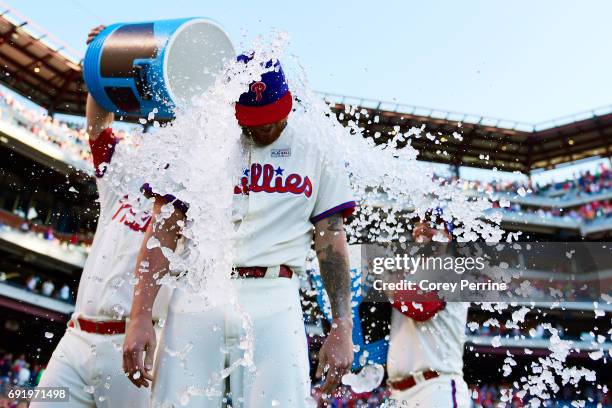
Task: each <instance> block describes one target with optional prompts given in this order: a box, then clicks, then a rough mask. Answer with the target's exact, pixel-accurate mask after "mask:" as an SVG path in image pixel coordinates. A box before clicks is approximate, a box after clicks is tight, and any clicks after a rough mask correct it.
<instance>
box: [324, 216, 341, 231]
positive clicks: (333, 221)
mask: <svg viewBox="0 0 612 408" xmlns="http://www.w3.org/2000/svg"><path fill="white" fill-rule="evenodd" d="M327 230H328V231H334V232H342V231H344V224H343V222H342V218H340V217H337V216H333V217H329V218H328V219H327Z"/></svg>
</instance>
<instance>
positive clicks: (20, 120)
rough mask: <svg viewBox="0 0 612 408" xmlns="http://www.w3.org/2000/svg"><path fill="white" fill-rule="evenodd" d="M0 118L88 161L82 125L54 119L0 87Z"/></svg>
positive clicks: (89, 155) (89, 158)
mask: <svg viewBox="0 0 612 408" xmlns="http://www.w3.org/2000/svg"><path fill="white" fill-rule="evenodd" d="M0 120H2V121H4V122H8V123H11V124H13V125H16V126H19V127H21V128H23V129H25V130H27V131H29V132H30V133H31V134H33V135H35V136H36V137H38V138H39V139H41V140H43V141H46V142H49V143H52V144H54V145H56V146H58V147H59V148H60V149H62V150H63V151H64V152H67V153H68V154H69V155H70V156H72V157H73V158H74V159H76V160H83V161H87V162H91V160H92V159H91V151H90V149H89V142H88V136H87V133H86V131H85V127H84V126H83V124H80V123H75V122H67V121H62V120H58V119H54V118H52V117H50V116H48V115H47V114H46V112H45V111H44V110H42V109H36V108H33V107H28V106H26V104H25V103H22V102H21V101H19V100H18V98H16V97H15V96H13V95H12V94H11V93H10V92H8V91H6V90H5V89H2V88H1V87H0ZM116 133H117V136H118V137H122V136H124V135H125V133H124V132H123V131H122V130H119V129H117V130H116Z"/></svg>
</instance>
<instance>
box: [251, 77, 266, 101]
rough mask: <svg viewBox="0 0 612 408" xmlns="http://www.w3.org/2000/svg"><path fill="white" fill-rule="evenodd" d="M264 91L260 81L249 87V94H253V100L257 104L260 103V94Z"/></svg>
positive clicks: (264, 88) (264, 85)
mask: <svg viewBox="0 0 612 408" xmlns="http://www.w3.org/2000/svg"><path fill="white" fill-rule="evenodd" d="M265 90H266V84H265V83H263V82H261V81H259V82H253V84H252V85H251V92H255V100H256V101H257V102H259V101H261V98H262V94H263V92H264V91H265Z"/></svg>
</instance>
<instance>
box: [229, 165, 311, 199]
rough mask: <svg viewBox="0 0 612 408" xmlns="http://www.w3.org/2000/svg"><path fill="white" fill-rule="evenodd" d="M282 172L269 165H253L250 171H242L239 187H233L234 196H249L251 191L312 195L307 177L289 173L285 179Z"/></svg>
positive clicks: (280, 169) (282, 170)
mask: <svg viewBox="0 0 612 408" xmlns="http://www.w3.org/2000/svg"><path fill="white" fill-rule="evenodd" d="M284 172H285V169H282V168H281V167H280V166H279V167H277V168H276V169H275V168H274V167H273V166H272V165H271V164H267V163H266V164H264V165H261V164H259V163H253V164H252V165H251V168H250V169H246V170H245V171H244V176H243V177H242V178H241V180H240V183H241V185H239V186H235V187H234V194H249V192H251V191H252V192H253V193H259V192H264V193H291V194H296V195H297V194H304V195H305V196H306V197H310V196H311V195H312V182H311V181H310V179H309V178H308V176H305V177H302V176H301V175H299V174H296V173H291V174H289V175H288V176H286V177H285V175H284V174H283V173H284ZM249 179H250V180H249ZM249 181H250V182H249Z"/></svg>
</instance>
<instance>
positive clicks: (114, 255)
mask: <svg viewBox="0 0 612 408" xmlns="http://www.w3.org/2000/svg"><path fill="white" fill-rule="evenodd" d="M117 142H118V140H117V139H116V138H115V137H114V136H113V133H112V129H106V130H104V131H103V132H102V133H101V134H100V135H99V136H98V138H97V139H96V140H95V141H93V142H91V152H92V156H93V161H94V167H95V170H96V184H97V186H98V195H99V202H100V217H99V219H98V226H97V228H96V234H95V236H94V240H93V244H92V246H91V251H90V253H89V256H88V257H87V261H86V262H85V268H84V269H83V273H82V275H81V281H80V282H79V290H78V293H77V299H76V306H75V311H74V316H80V317H85V318H92V319H97V320H104V319H106V320H120V319H123V318H125V317H126V316H127V315H128V314H129V312H130V308H131V305H132V297H133V291H134V285H133V283H132V282H133V278H134V268H135V266H136V257H137V256H138V252H139V250H140V246H141V244H142V241H143V238H144V231H146V229H147V226H148V225H149V223H150V222H151V216H150V215H149V214H144V215H142V214H141V215H138V216H135V213H134V210H133V209H132V207H131V205H130V204H129V203H128V202H127V200H126V199H125V198H123V197H121V196H119V195H118V194H116V193H115V192H114V191H113V190H112V188H111V186H110V185H109V183H108V182H107V180H106V179H105V178H104V167H105V165H106V164H108V163H110V161H111V158H112V155H113V152H114V149H115V145H116V143H117ZM166 290H167V289H163V288H162V290H160V291H161V292H165V291H166ZM167 299H168V294H167V293H161V294H160V296H158V297H157V301H156V305H155V308H154V312H155V314H156V316H158V317H159V316H160V313H159V312H162V313H163V312H164V311H165V310H164V309H165V308H164V304H166V303H167Z"/></svg>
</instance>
